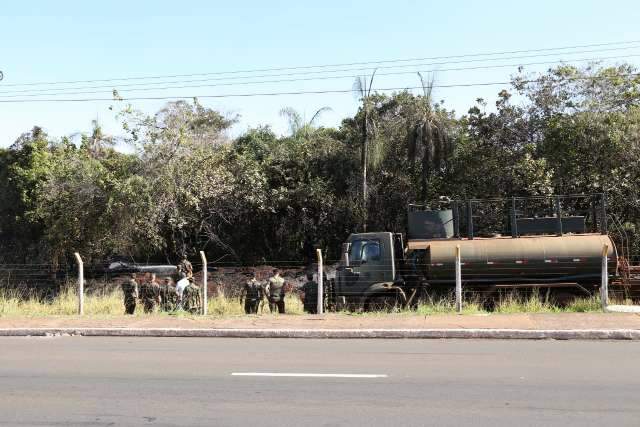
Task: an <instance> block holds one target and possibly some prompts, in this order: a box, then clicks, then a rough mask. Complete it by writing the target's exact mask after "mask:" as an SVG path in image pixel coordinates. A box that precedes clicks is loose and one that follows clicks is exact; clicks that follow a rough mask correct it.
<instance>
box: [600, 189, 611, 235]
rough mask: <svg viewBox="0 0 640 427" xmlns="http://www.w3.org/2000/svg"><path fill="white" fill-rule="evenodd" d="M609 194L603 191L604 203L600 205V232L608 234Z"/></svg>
mask: <svg viewBox="0 0 640 427" xmlns="http://www.w3.org/2000/svg"><path fill="white" fill-rule="evenodd" d="M608 232H609V230H608V228H607V194H606V193H602V204H601V205H600V234H607V233H608Z"/></svg>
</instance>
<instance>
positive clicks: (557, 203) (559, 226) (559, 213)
mask: <svg viewBox="0 0 640 427" xmlns="http://www.w3.org/2000/svg"><path fill="white" fill-rule="evenodd" d="M554 205H555V206H554V207H555V211H556V233H557V234H558V236H562V209H561V207H560V197H558V196H556V198H555V202H554Z"/></svg>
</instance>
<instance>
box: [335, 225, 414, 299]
mask: <svg viewBox="0 0 640 427" xmlns="http://www.w3.org/2000/svg"><path fill="white" fill-rule="evenodd" d="M403 265H404V258H403V243H402V235H401V234H398V233H389V232H380V233H357V234H351V235H350V236H349V238H348V239H347V241H346V243H344V244H343V245H342V260H341V263H340V265H339V267H338V269H337V272H336V280H335V288H334V295H335V298H336V305H337V307H338V309H341V308H348V309H364V310H368V309H380V308H385V307H389V308H392V307H395V306H398V305H400V304H402V302H403V301H406V297H405V292H404V290H403V289H402V287H401V284H402V282H403V279H402V275H401V274H399V273H400V271H401V270H402V268H403Z"/></svg>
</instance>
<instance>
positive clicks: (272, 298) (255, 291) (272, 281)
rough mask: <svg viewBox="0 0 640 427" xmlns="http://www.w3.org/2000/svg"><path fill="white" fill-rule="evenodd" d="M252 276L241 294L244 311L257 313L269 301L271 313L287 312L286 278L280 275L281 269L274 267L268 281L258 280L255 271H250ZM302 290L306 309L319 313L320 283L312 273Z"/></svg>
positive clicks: (312, 312)
mask: <svg viewBox="0 0 640 427" xmlns="http://www.w3.org/2000/svg"><path fill="white" fill-rule="evenodd" d="M250 276H251V278H250V279H249V280H248V281H247V282H246V283H245V285H244V286H243V287H242V293H241V294H240V304H241V305H244V312H245V313H247V314H257V313H258V312H259V311H262V310H264V305H265V303H268V304H269V310H270V311H271V313H285V287H284V278H282V276H281V275H280V270H278V269H277V268H276V269H274V270H273V275H272V276H271V277H270V278H269V280H267V281H266V283H262V282H260V281H259V280H258V276H257V274H256V272H255V271H254V272H253V273H250ZM301 291H302V292H301V295H300V297H301V299H302V301H303V307H304V311H306V312H307V313H310V314H315V313H317V299H318V284H317V283H316V282H315V281H314V280H313V274H312V273H307V281H306V283H305V284H304V285H303V286H302V288H301Z"/></svg>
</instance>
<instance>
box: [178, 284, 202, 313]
mask: <svg viewBox="0 0 640 427" xmlns="http://www.w3.org/2000/svg"><path fill="white" fill-rule="evenodd" d="M200 307H201V300H200V288H199V287H198V286H196V284H195V283H194V282H193V279H191V278H190V279H189V285H188V286H187V287H186V288H185V289H184V293H183V295H182V309H183V310H184V311H187V312H189V313H191V314H197V313H198V312H199V311H200Z"/></svg>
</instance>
